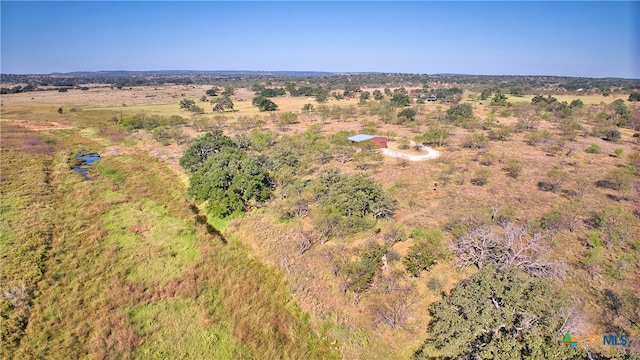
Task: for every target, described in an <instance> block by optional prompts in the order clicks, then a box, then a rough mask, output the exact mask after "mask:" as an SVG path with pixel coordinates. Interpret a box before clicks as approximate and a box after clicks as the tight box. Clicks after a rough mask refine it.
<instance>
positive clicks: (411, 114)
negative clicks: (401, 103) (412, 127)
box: [398, 107, 417, 121]
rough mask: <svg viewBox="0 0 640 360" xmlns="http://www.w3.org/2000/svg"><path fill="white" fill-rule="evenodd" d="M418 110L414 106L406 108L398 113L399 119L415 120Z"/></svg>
mask: <svg viewBox="0 0 640 360" xmlns="http://www.w3.org/2000/svg"><path fill="white" fill-rule="evenodd" d="M416 115H417V112H416V111H415V110H414V109H413V108H410V107H408V108H404V109H402V110H401V111H400V112H399V113H398V119H401V118H405V119H407V120H408V121H414V120H415V119H416Z"/></svg>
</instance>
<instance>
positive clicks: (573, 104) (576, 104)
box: [569, 99, 584, 109]
mask: <svg viewBox="0 0 640 360" xmlns="http://www.w3.org/2000/svg"><path fill="white" fill-rule="evenodd" d="M583 106H584V103H583V102H582V100H580V99H575V100H572V101H571V104H569V107H570V108H572V109H573V108H581V107H583Z"/></svg>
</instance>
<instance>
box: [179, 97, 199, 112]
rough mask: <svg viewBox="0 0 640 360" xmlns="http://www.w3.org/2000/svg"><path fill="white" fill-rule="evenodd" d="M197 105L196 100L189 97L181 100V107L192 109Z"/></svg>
mask: <svg viewBox="0 0 640 360" xmlns="http://www.w3.org/2000/svg"><path fill="white" fill-rule="evenodd" d="M195 105H196V102H195V101H193V100H189V99H182V100H180V108H181V109H185V110H191V108H192V107H194V106H195Z"/></svg>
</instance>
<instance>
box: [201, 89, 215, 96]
mask: <svg viewBox="0 0 640 360" xmlns="http://www.w3.org/2000/svg"><path fill="white" fill-rule="evenodd" d="M204 93H205V94H206V95H208V96H218V88H215V87H214V88H211V89H209V90H207V91H205V92H204Z"/></svg>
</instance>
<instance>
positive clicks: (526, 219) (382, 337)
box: [0, 85, 640, 359]
mask: <svg viewBox="0 0 640 360" xmlns="http://www.w3.org/2000/svg"><path fill="white" fill-rule="evenodd" d="M209 88H210V86H208V85H164V86H148V87H147V86H140V87H131V88H124V89H116V88H113V89H112V88H110V87H95V88H90V89H89V90H85V91H83V90H76V89H72V90H69V91H68V92H63V93H59V92H54V91H43V92H31V93H21V94H8V95H3V96H2V99H1V101H2V105H1V113H0V115H1V119H0V128H1V130H2V132H1V136H2V137H1V140H2V143H1V146H2V158H1V162H2V173H1V174H0V178H1V182H0V186H1V188H0V190H1V195H2V207H1V209H2V219H1V221H2V222H1V224H2V235H1V236H0V245H1V246H0V248H1V250H0V251H1V260H2V269H0V280H1V283H0V286H2V289H1V290H2V292H3V293H6V292H7V291H10V292H11V293H12V294H13V293H16V294H18V295H16V296H14V297H13V298H12V299H9V298H8V297H6V296H5V297H3V300H2V301H3V303H2V314H3V321H5V319H8V320H6V321H7V322H6V324H8V325H3V330H2V331H3V334H2V335H3V336H7V337H5V338H3V345H2V348H1V349H0V357H3V358H4V357H6V358H16V359H18V358H62V357H65V358H81V357H92V358H94V357H95V358H105V357H115V358H221V359H232V358H273V359H275V358H292V359H293V358H338V357H342V358H345V359H362V358H365V359H400V358H411V357H412V356H413V355H414V352H415V351H416V350H417V349H418V348H420V346H421V345H422V344H423V343H424V341H425V339H426V338H428V337H429V336H430V335H431V334H429V332H428V330H427V324H428V322H429V320H430V319H431V316H430V313H429V310H428V309H429V306H431V305H432V304H434V303H436V302H437V301H439V300H441V299H443V297H444V296H446V295H447V294H450V293H451V292H452V290H453V289H454V288H455V287H456V285H457V284H458V283H459V282H460V281H461V280H462V279H465V278H467V277H468V276H469V275H471V274H473V273H475V272H476V271H477V270H476V269H475V267H474V266H464V267H458V266H456V256H455V255H454V254H452V253H449V252H447V251H448V250H447V247H446V246H445V244H447V243H450V242H452V241H454V240H455V239H457V238H461V237H464V236H466V235H467V234H468V233H469V232H470V230H471V229H473V227H474V226H480V225H485V226H488V227H491V228H494V229H498V228H500V226H501V224H504V223H505V222H512V223H515V224H521V225H524V226H526V227H527V228H528V229H530V230H531V231H532V232H533V231H539V232H540V233H544V234H545V239H548V242H547V245H548V252H547V253H546V254H545V256H546V257H545V260H548V261H553V262H554V263H557V264H560V265H561V266H562V267H563V268H564V269H565V271H564V272H563V274H562V275H559V276H557V278H553V279H549V282H550V283H553V284H556V285H557V286H558V287H559V288H560V289H561V293H562V296H564V299H565V300H566V301H567V302H571V304H572V305H573V309H575V311H577V312H579V313H580V317H579V323H577V324H576V325H575V327H574V328H572V329H571V331H572V332H573V331H575V332H580V333H598V334H599V333H607V332H614V331H618V332H624V333H626V334H628V335H629V336H630V337H631V338H634V339H638V337H639V336H640V329H639V328H637V322H636V325H635V326H634V321H636V320H637V317H634V316H637V315H633V314H634V312H635V313H637V310H640V300H639V298H638V294H640V282H638V279H639V278H640V275H639V274H640V242H639V240H638V236H637V234H640V194H639V191H640V180H639V178H638V170H637V166H639V165H640V164H639V163H638V157H634V155H632V154H638V152H639V151H640V141H639V139H640V138H639V137H637V136H636V134H637V129H636V130H633V129H631V126H625V127H617V126H615V125H612V123H611V121H612V120H610V117H607V116H608V115H610V114H611V113H613V110H611V108H610V106H611V105H610V104H611V103H612V102H613V101H614V100H616V99H626V97H623V96H622V95H613V96H610V97H604V96H601V95H588V96H584V97H582V96H577V95H576V96H573V95H554V96H555V97H556V98H557V99H558V100H559V101H567V102H568V103H570V102H571V101H572V100H574V99H581V100H582V101H583V102H584V107H583V108H579V109H573V110H572V113H571V114H570V115H569V116H567V117H561V116H560V115H557V114H556V113H553V112H551V111H547V110H544V109H541V108H534V107H532V106H531V105H530V103H531V98H532V97H533V95H527V96H523V97H511V96H510V97H509V99H508V101H509V102H512V104H511V105H510V106H491V105H490V104H489V103H483V104H480V103H479V102H476V101H468V102H467V101H465V100H463V101H462V103H465V104H471V106H472V110H473V115H474V118H473V119H472V120H465V121H464V122H463V121H460V122H456V123H454V122H453V121H451V120H449V119H448V118H447V110H448V109H449V108H450V107H451V106H453V104H450V103H440V102H438V103H436V102H433V103H431V102H429V103H426V104H411V107H412V108H414V109H416V111H417V115H416V118H415V120H414V121H405V122H400V121H398V120H397V119H398V118H397V116H396V113H397V110H396V109H395V108H391V110H389V109H390V107H389V106H388V105H386V104H387V103H388V101H387V103H385V101H386V99H385V100H382V101H374V100H368V101H366V102H364V103H360V102H359V101H358V100H357V99H355V98H354V99H345V100H335V99H330V100H329V101H328V102H326V103H317V102H316V101H315V100H314V99H313V98H310V97H291V96H285V97H276V98H273V101H274V102H275V103H277V104H278V111H277V112H260V111H258V109H257V108H256V107H254V106H252V105H251V99H252V97H253V96H254V95H253V92H252V91H250V90H249V89H246V88H239V89H236V91H235V93H234V95H233V96H232V97H231V98H232V99H233V103H234V110H233V111H225V112H223V113H214V112H213V111H212V105H211V103H210V102H202V101H200V100H199V99H200V97H201V96H202V95H203V94H204V92H205V90H207V89H209ZM368 90H371V91H372V90H373V89H368ZM615 96H618V97H617V98H616V97H615ZM627 97H628V96H627ZM181 99H192V100H195V102H196V105H198V106H201V107H202V108H203V109H204V110H205V112H204V114H193V113H190V112H188V111H186V110H184V109H180V107H179V102H180V100H181ZM210 99H211V98H209V100H210ZM307 103H311V104H313V106H314V111H312V112H303V111H302V108H303V106H304V105H305V104H307ZM601 103H604V104H601ZM627 107H628V108H629V112H630V118H631V120H630V121H631V122H632V121H633V119H636V120H637V121H640V118H638V116H640V112H639V108H638V105H637V103H635V104H634V103H627ZM60 108H61V109H62V110H61V111H59V109H60ZM286 112H293V113H296V115H297V120H296V121H295V122H292V123H287V124H283V123H282V122H280V121H279V120H280V119H281V115H282V114H284V113H286ZM173 115H178V116H180V117H181V118H182V119H183V123H181V124H176V125H157V126H154V127H147V125H145V126H142V127H141V128H139V129H130V128H127V127H126V126H124V125H125V122H126V119H127V118H128V117H135V116H139V117H140V118H141V119H145V121H146V119H151V118H153V117H154V116H157V117H158V118H169V117H171V116H173ZM123 119H124V120H125V121H123ZM247 119H249V120H247ZM531 119H533V120H531ZM567 119H570V120H574V122H575V123H573V122H571V123H570V122H569V121H568V120H567ZM524 120H527V121H530V120H531V126H530V127H522V126H523V125H522V123H523V121H524ZM145 127H146V128H145ZM164 128H166V129H179V136H173V137H166V138H165V137H160V136H159V135H158V133H159V132H158V131H157V130H158V129H164ZM214 128H218V129H220V130H222V131H223V132H224V134H226V135H228V136H233V135H236V134H246V135H247V136H248V137H251V139H260V135H263V136H272V137H273V144H270V145H265V146H264V147H263V148H262V149H261V150H260V151H258V152H259V153H263V154H268V155H270V156H273V157H275V155H274V154H277V152H276V150H274V149H277V147H278V146H280V145H282V144H285V145H289V146H290V148H289V149H293V150H291V151H292V153H293V154H294V155H295V156H296V157H297V158H296V160H297V161H298V162H297V164H299V165H297V168H295V169H294V170H295V171H293V170H291V171H292V172H291V173H286V172H284V171H282V172H280V173H279V174H274V178H275V179H276V182H277V184H278V185H277V186H276V187H275V190H274V194H273V196H272V198H271V200H269V201H268V202H266V203H265V204H258V205H256V206H255V208H254V209H253V210H252V211H250V212H248V213H244V214H241V215H237V214H236V215H234V216H232V217H231V218H227V219H220V218H214V219H210V220H211V221H210V223H213V224H214V225H215V228H217V229H218V230H215V229H214V228H213V227H211V226H208V225H206V224H205V223H206V221H204V220H203V218H204V219H206V214H205V210H203V209H205V208H206V207H205V206H200V205H204V204H197V205H198V206H200V210H198V207H196V206H194V205H192V201H193V200H192V199H191V198H189V197H188V196H187V192H186V188H187V187H188V186H189V175H190V174H189V173H188V172H186V171H185V170H184V169H183V168H182V167H180V165H179V159H180V157H181V156H182V154H184V152H185V150H186V149H187V148H188V146H189V145H190V143H191V141H193V139H194V138H196V137H197V136H198V135H202V134H204V133H206V132H207V131H209V130H212V129H214ZM437 129H446V131H447V136H446V140H443V141H442V144H439V145H438V144H430V145H429V146H431V147H434V148H435V149H436V150H438V151H439V152H440V153H441V156H440V157H439V158H437V159H432V160H426V161H419V162H406V161H401V160H399V159H395V158H392V157H386V156H380V155H379V154H377V153H375V152H373V153H370V152H367V151H361V152H358V153H355V152H348V154H347V155H348V156H347V155H344V154H341V153H340V149H341V148H342V147H347V148H349V146H350V145H345V146H343V145H342V143H340V142H339V141H338V140H335V139H334V138H332V137H333V136H335V134H339V133H340V132H353V133H359V132H366V133H376V134H379V135H382V136H387V137H388V138H389V139H390V141H391V142H390V148H392V149H399V144H400V143H401V142H403V141H405V140H406V141H409V140H415V141H423V140H424V139H426V138H425V137H423V135H424V134H425V133H429V132H432V131H434V130H437ZM612 129H615V130H617V131H619V134H620V138H619V139H616V140H614V141H612V139H608V138H606V137H605V136H604V134H605V132H606V131H607V130H612ZM474 137H475V140H473V139H474ZM478 139H480V140H478ZM472 140H473V141H472ZM254 141H255V140H254ZM474 141H475V142H474ZM594 144H595V145H594ZM594 148H597V149H598V151H592V149H594ZM349 149H350V148H349ZM349 151H351V150H349ZM399 151H402V152H405V153H407V154H414V155H417V154H423V152H421V151H417V150H415V149H412V148H410V149H406V150H399ZM86 152H98V153H100V154H102V155H103V157H102V159H101V160H100V161H99V162H98V163H96V165H95V166H93V167H92V168H90V169H89V178H90V179H91V180H90V181H86V180H84V179H83V178H82V177H81V176H80V175H79V174H78V173H76V172H73V171H71V170H70V163H69V161H70V157H71V156H72V155H73V154H77V153H86ZM325 153H326V154H328V155H327V156H326V159H325V160H326V161H325V160H323V156H324V155H323V154H325ZM342 155H344V157H341V156H342ZM343 160H344V161H343ZM634 166H636V167H634ZM327 168H337V169H339V170H340V171H341V173H343V174H366V175H368V176H370V177H371V178H373V179H374V180H375V181H376V182H377V183H379V184H381V187H382V189H383V190H384V191H385V193H386V194H388V195H389V196H390V198H391V199H392V201H393V206H394V212H393V216H392V217H391V218H389V219H379V220H375V221H371V223H372V225H371V226H368V227H367V226H363V227H362V228H360V229H357V230H356V231H344V233H336V235H330V236H328V238H327V239H325V240H323V241H316V242H313V244H312V246H310V247H309V248H308V249H305V250H304V251H301V248H300V236H301V234H304V233H305V232H310V233H311V232H313V231H315V229H316V228H317V227H319V225H318V223H317V221H318V216H317V211H320V210H321V209H320V208H321V206H320V205H318V204H316V203H313V201H311V200H310V205H309V209H307V210H308V212H307V213H305V214H304V215H301V216H292V217H286V216H284V215H283V214H285V213H286V212H287V211H288V210H289V209H290V208H292V205H291V204H292V203H293V200H295V199H298V198H296V196H299V197H300V198H301V199H305V196H307V195H308V193H307V192H306V191H308V190H305V188H304V187H303V188H302V190H299V189H297V188H295V186H294V185H295V184H296V181H299V183H301V184H308V183H312V182H313V181H314V180H315V179H316V178H318V174H320V173H321V172H322V170H323V169H327ZM616 181H619V183H616ZM291 184H294V185H291ZM289 186H290V187H289ZM305 186H306V185H305ZM291 189H294V190H291ZM296 194H297V195H296ZM310 197H311V196H310ZM194 212H197V213H194ZM218 231H220V232H221V233H218ZM394 231H398V232H399V233H400V232H401V233H402V234H403V236H402V238H401V239H398V241H396V242H393V243H391V244H390V245H388V247H387V248H386V251H387V252H386V253H385V256H386V257H385V261H386V263H385V264H384V266H382V267H381V268H380V269H379V271H378V272H377V273H376V278H375V280H374V281H373V283H372V286H371V287H370V288H369V289H368V290H367V291H365V292H363V293H362V294H360V293H356V292H355V291H352V290H349V289H348V288H347V287H345V286H346V285H345V284H346V283H348V280H350V279H348V278H347V276H346V275H344V273H345V272H344V271H345V270H344V269H346V268H348V266H350V264H352V263H354V262H355V261H356V260H357V259H359V256H360V255H359V254H361V251H362V249H364V248H366V247H367V246H369V244H371V243H376V244H387V241H388V240H386V239H385V236H386V235H387V234H390V233H392V232H394ZM429 231H434V232H437V233H439V234H441V236H442V244H441V246H440V247H441V248H442V249H440V250H441V251H442V252H443V253H444V254H445V255H443V256H442V257H441V258H438V260H437V262H436V264H435V265H433V266H432V267H430V268H429V269H428V270H427V271H422V272H421V273H420V274H419V276H417V277H414V276H410V275H409V274H408V273H407V272H406V268H405V265H404V263H403V259H405V258H406V257H407V255H408V254H409V253H411V252H412V251H413V250H412V246H414V245H417V244H421V243H424V242H425V241H426V240H424V239H426V238H427V236H426V235H424V234H425V233H429ZM527 236H529V235H527ZM385 246H386V245H385ZM398 274H401V275H398ZM394 276H397V277H398V279H400V280H398V279H396V278H394ZM392 278H393V279H396V280H397V281H399V283H401V284H409V285H410V287H411V289H413V290H412V291H414V292H415V298H414V301H413V302H412V303H411V307H410V311H409V312H408V313H409V314H410V315H409V316H408V317H407V318H406V319H405V321H404V322H403V323H402V324H401V325H402V326H399V327H398V328H392V327H390V326H388V324H386V323H384V322H383V321H379V319H376V318H375V316H374V315H372V313H373V312H372V309H373V308H375V305H376V304H378V303H384V302H385V301H386V300H387V299H388V295H389V293H385V292H384V291H383V289H384V286H385V284H386V283H385V281H387V280H388V279H392ZM396 280H394V281H396ZM389 281H390V280H389ZM610 293H613V294H614V295H613V296H615V297H616V299H618V300H619V305H620V306H619V308H618V309H616V312H615V313H614V312H612V310H611V308H610V305H611V304H610V303H608V301H609V302H610V300H611V299H610V298H606V297H605V295H604V294H610ZM5 314H8V315H5ZM4 339H7V341H5V340H4ZM425 351H426V352H427V353H428V354H427V355H437V352H432V353H429V351H432V350H429V349H427V350H425ZM607 351H609V350H607Z"/></svg>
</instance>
